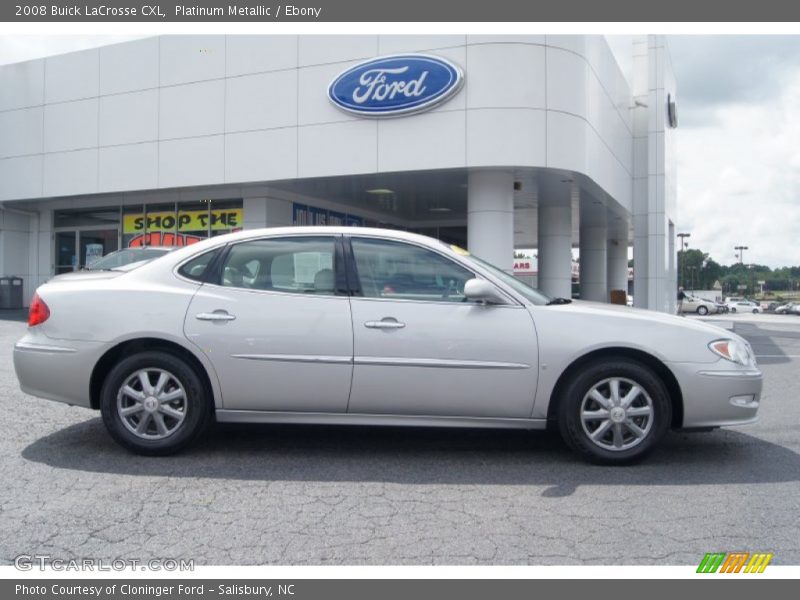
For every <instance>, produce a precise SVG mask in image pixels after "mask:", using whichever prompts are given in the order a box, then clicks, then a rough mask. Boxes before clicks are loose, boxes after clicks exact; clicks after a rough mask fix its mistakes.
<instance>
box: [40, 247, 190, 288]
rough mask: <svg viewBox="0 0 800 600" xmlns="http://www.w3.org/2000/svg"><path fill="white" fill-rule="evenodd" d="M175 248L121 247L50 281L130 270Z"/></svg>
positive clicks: (84, 277)
mask: <svg viewBox="0 0 800 600" xmlns="http://www.w3.org/2000/svg"><path fill="white" fill-rule="evenodd" d="M176 249H177V247H172V246H144V247H141V248H123V249H122V250H115V251H114V252H109V253H108V254H106V255H105V256H103V257H102V258H99V259H97V260H96V261H94V262H93V263H91V264H89V265H87V266H86V267H84V268H83V269H81V270H80V271H72V272H71V273H62V274H61V275H56V276H55V277H53V278H52V279H51V280H50V281H56V280H58V281H63V280H64V279H71V280H73V281H75V280H78V279H80V280H82V281H86V280H88V279H96V278H98V277H102V274H103V273H104V272H108V271H132V270H134V269H137V268H139V267H141V266H142V265H144V264H147V263H148V262H150V261H151V260H155V259H156V258H160V257H162V256H164V255H165V254H169V253H170V252H172V251H173V250H176Z"/></svg>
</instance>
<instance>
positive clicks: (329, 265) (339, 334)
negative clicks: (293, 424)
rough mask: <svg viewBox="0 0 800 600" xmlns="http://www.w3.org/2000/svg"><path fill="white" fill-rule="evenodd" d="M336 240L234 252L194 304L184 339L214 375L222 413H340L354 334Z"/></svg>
mask: <svg viewBox="0 0 800 600" xmlns="http://www.w3.org/2000/svg"><path fill="white" fill-rule="evenodd" d="M337 240H338V238H337V237H335V236H314V237H309V236H286V237H282V238H265V239H260V240H252V241H245V242H241V243H238V244H234V245H232V246H231V247H230V248H229V249H228V250H227V253H226V255H225V257H224V260H223V264H222V268H221V269H220V272H219V277H218V279H217V280H216V281H214V282H213V283H205V284H203V285H202V286H201V287H200V289H199V291H198V292H197V294H196V295H195V296H194V299H193V300H192V302H191V305H190V306H189V310H188V312H187V314H186V320H185V325H184V330H185V333H186V336H187V337H188V338H189V339H190V340H192V341H193V342H194V343H195V344H197V345H198V346H199V347H200V349H201V350H202V351H203V352H204V353H206V355H207V356H208V358H209V360H210V361H211V363H212V364H213V365H214V368H215V370H216V372H217V376H218V377H219V381H220V385H221V388H222V401H223V406H224V408H225V409H228V410H269V411H281V412H287V411H288V412H309V411H311V412H345V411H346V410H347V398H348V396H349V393H350V380H351V376H352V370H353V365H352V358H353V330H352V323H351V319H350V300H349V298H348V297H347V294H346V290H345V289H341V290H340V289H338V286H337V281H344V272H343V268H344V267H343V265H342V264H341V263H342V261H341V260H339V259H337V252H336V247H337V243H339V242H338V241H337ZM197 260H199V259H197ZM189 270H191V266H189ZM337 272H338V273H339V277H338V278H337ZM341 287H342V288H343V287H344V285H342V286H341Z"/></svg>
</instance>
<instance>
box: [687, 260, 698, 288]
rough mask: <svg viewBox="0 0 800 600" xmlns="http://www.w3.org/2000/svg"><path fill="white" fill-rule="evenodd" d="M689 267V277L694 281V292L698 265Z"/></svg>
mask: <svg viewBox="0 0 800 600" xmlns="http://www.w3.org/2000/svg"><path fill="white" fill-rule="evenodd" d="M688 269H689V278H690V280H691V282H692V292H694V274H695V273H697V267H695V266H694V265H692V266H691V267H688Z"/></svg>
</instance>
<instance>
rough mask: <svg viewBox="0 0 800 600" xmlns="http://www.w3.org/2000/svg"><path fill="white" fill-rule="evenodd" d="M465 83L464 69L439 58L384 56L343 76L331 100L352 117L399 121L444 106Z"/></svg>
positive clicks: (331, 91) (334, 86) (334, 85)
mask: <svg viewBox="0 0 800 600" xmlns="http://www.w3.org/2000/svg"><path fill="white" fill-rule="evenodd" d="M463 81H464V76H463V74H462V73H461V69H459V68H458V67H457V66H455V65H454V64H453V63H451V62H450V61H448V60H445V59H443V58H440V57H438V56H430V55H427V54H400V55H395V56H384V57H381V58H375V59H372V60H368V61H366V62H362V63H359V64H357V65H355V66H353V67H350V68H349V69H347V70H346V71H344V72H342V73H341V74H340V75H339V76H338V77H336V79H334V80H333V81H332V82H331V84H330V85H329V86H328V98H329V99H330V101H331V102H333V103H334V104H335V105H336V106H337V107H339V108H340V109H342V110H344V111H346V112H348V113H351V114H356V115H360V116H366V117H397V116H402V115H408V114H412V113H417V112H421V111H424V110H429V109H431V108H433V107H434V106H437V105H439V104H441V103H442V102H445V101H446V100H448V99H449V98H451V97H452V96H453V95H454V94H455V93H456V92H458V90H459V89H460V88H461V85H462V83H463Z"/></svg>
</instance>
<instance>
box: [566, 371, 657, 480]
mask: <svg viewBox="0 0 800 600" xmlns="http://www.w3.org/2000/svg"><path fill="white" fill-rule="evenodd" d="M671 420H672V405H671V403H670V400H669V396H668V394H667V391H666V388H665V387H664V384H663V383H662V381H661V380H660V379H659V377H658V376H657V375H656V374H655V373H654V372H653V371H652V370H651V369H649V368H648V367H646V366H644V365H642V364H641V363H638V362H636V361H633V360H630V359H627V358H617V359H606V360H602V361H598V362H594V363H591V364H590V365H588V366H587V367H585V368H584V369H583V370H582V371H581V372H580V374H578V375H577V376H576V377H574V378H573V379H572V381H571V382H570V384H569V385H568V386H567V388H566V389H565V390H564V393H563V394H562V396H561V398H560V401H559V405H558V425H559V430H560V432H561V436H562V437H563V438H564V441H565V442H566V443H567V445H568V446H570V447H571V448H572V449H573V450H575V451H576V452H578V453H579V454H580V455H581V456H583V457H584V458H585V459H587V460H589V461H590V462H593V463H597V464H605V465H622V464H628V463H632V462H634V461H637V460H639V459H641V458H642V457H643V456H645V455H646V454H648V453H649V452H650V451H652V450H653V448H654V447H655V446H656V445H657V444H658V442H659V441H660V440H661V438H662V437H663V436H664V434H665V433H666V432H667V429H668V428H669V425H670V422H671Z"/></svg>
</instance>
